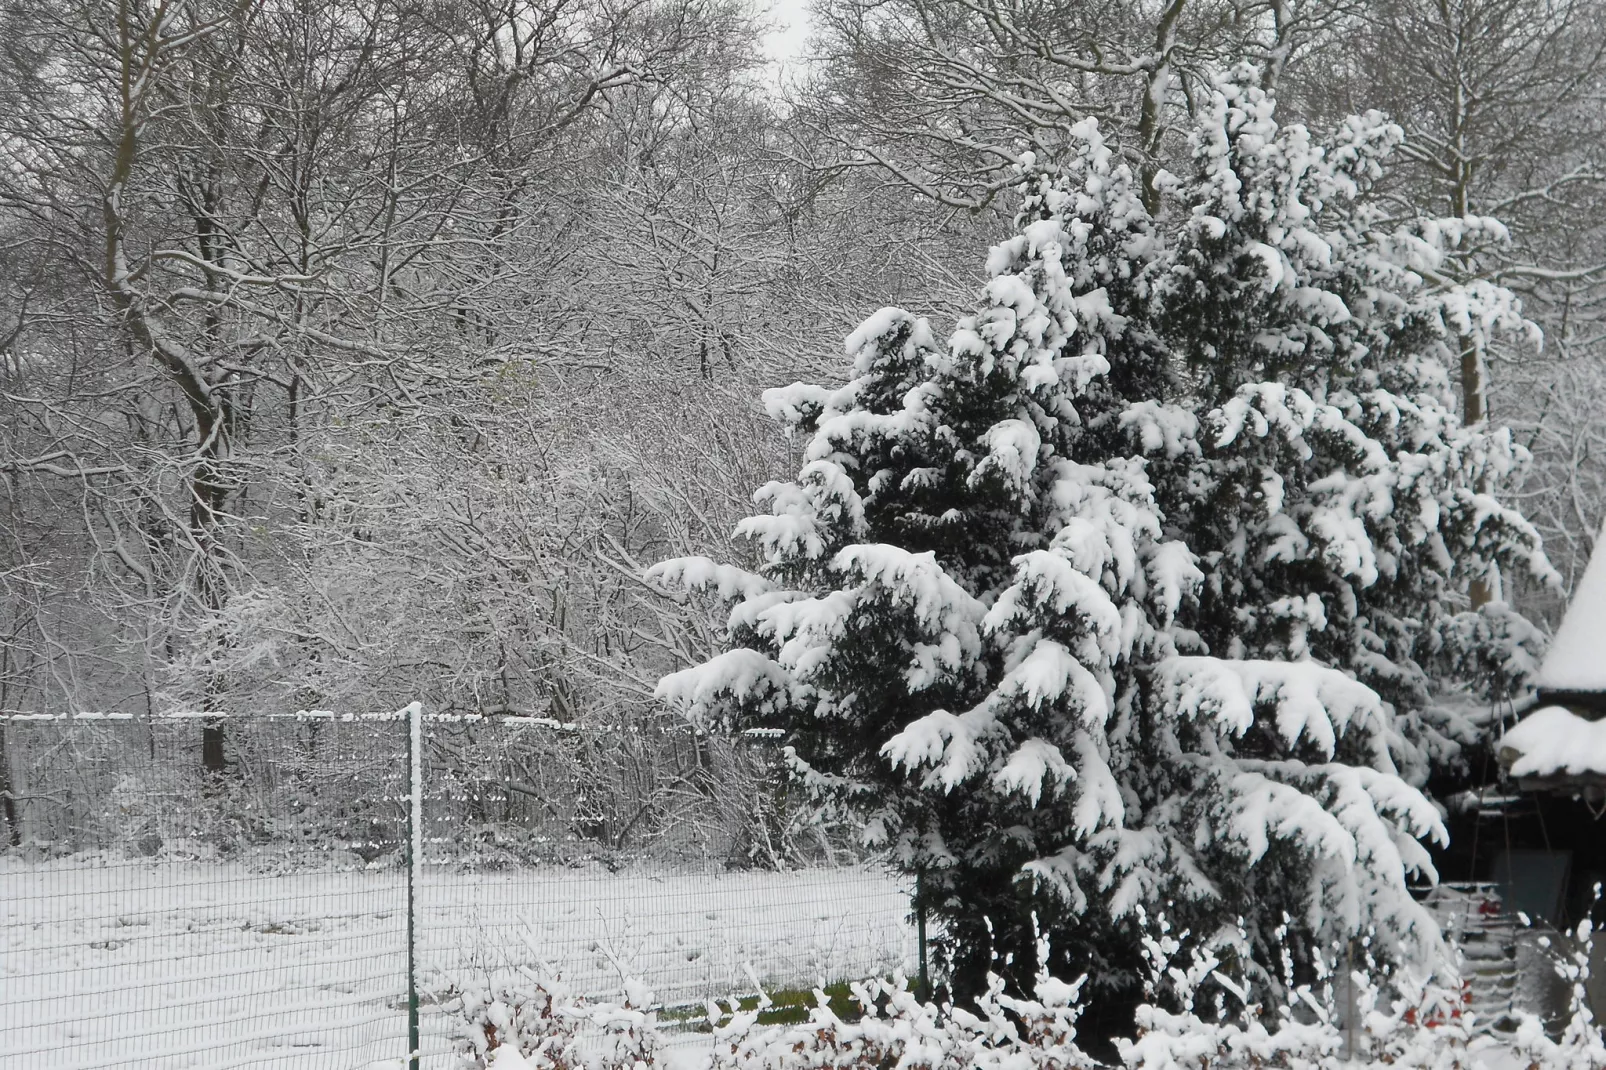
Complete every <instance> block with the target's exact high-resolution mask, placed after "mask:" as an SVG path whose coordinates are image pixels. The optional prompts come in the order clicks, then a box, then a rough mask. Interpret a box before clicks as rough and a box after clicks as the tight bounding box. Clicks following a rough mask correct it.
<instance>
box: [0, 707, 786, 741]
mask: <svg viewBox="0 0 1606 1070" xmlns="http://www.w3.org/2000/svg"><path fill="white" fill-rule="evenodd" d="M407 717H408V711H407V710H405V709H401V710H388V711H387V710H382V711H377V712H373V713H340V712H337V711H335V710H295V711H294V712H291V711H287V710H275V711H269V712H265V713H238V712H231V711H228V710H167V711H163V712H157V713H126V712H120V711H99V710H82V711H73V712H70V713H34V712H28V711H24V710H0V724H39V723H45V724H61V723H67V722H70V723H78V722H108V721H111V722H124V723H132V722H139V723H144V724H149V723H152V722H165V721H242V722H249V721H338V722H342V723H347V724H349V723H354V722H369V721H405V720H407ZM422 719H423V720H425V721H428V722H431V723H435V724H506V725H528V726H532V727H535V728H546V729H550V730H551V731H554V732H574V733H578V732H585V731H593V732H594V731H630V730H631V729H632V728H633V727H634V726H632V725H619V724H593V725H584V724H581V723H579V722H577V721H560V720H558V719H557V718H555V717H537V716H534V715H529V714H511V713H424V714H423V715H422ZM683 727H684V728H686V729H687V730H690V731H700V730H699V729H697V727H696V726H694V725H691V724H689V723H688V724H686V725H684V726H683ZM738 734H739V735H741V736H743V737H745V738H747V739H780V738H781V737H782V736H783V735H785V733H784V732H783V731H782V730H781V729H779V728H744V729H742V730H741V732H740V733H738Z"/></svg>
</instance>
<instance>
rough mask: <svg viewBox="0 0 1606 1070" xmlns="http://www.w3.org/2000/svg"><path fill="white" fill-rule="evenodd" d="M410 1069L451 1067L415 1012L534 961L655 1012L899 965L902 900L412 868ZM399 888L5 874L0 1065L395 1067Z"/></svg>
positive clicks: (42, 869)
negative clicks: (414, 932) (650, 999)
mask: <svg viewBox="0 0 1606 1070" xmlns="http://www.w3.org/2000/svg"><path fill="white" fill-rule="evenodd" d="M418 899H419V905H418V939H417V943H418V962H419V974H420V978H421V981H422V985H423V987H425V988H426V989H427V992H426V997H425V1005H424V1010H423V1015H422V1019H423V1034H424V1035H423V1042H422V1048H423V1050H424V1052H425V1056H426V1057H425V1060H424V1065H425V1066H426V1067H431V1068H444V1067H447V1066H450V1065H452V1059H451V1058H450V1057H449V1052H450V1050H451V1046H452V1045H451V1039H450V1037H451V1026H450V1023H449V1021H448V1020H447V1018H446V1016H445V1015H444V1014H443V1013H441V1012H439V1011H438V1010H436V1009H435V1007H434V1006H433V1005H432V1000H431V995H435V996H441V997H444V996H448V995H449V993H450V990H451V989H452V988H453V987H454V986H465V985H471V984H474V983H475V981H476V978H479V979H481V980H483V979H484V978H485V977H486V975H487V973H488V971H491V970H494V969H497V968H498V967H502V966H507V965H511V964H520V963H522V964H536V963H540V962H546V963H550V964H552V965H554V966H556V967H558V968H559V969H560V970H561V973H562V976H563V978H564V980H565V981H567V982H568V983H569V984H570V985H572V987H573V988H574V989H575V990H576V991H579V992H583V993H593V994H606V993H608V992H610V991H617V989H618V981H619V977H620V973H621V972H623V973H624V974H626V975H630V976H635V977H641V978H643V979H645V980H646V981H647V982H648V983H649V984H651V985H652V986H653V987H654V989H655V991H656V993H657V995H658V997H659V998H660V999H661V1000H664V1001H666V1002H682V1001H687V1000H694V999H700V998H703V997H705V996H709V995H716V994H728V993H731V992H736V991H745V990H747V989H750V988H751V982H750V981H749V980H747V973H746V968H747V967H748V966H749V965H750V966H751V968H752V969H753V971H754V972H755V973H756V974H757V976H759V977H760V978H761V979H762V980H763V981H764V982H765V983H766V984H767V985H796V984H814V983H818V982H821V981H825V980H831V979H842V978H848V977H859V976H865V975H870V974H874V973H884V972H886V971H888V970H890V969H895V968H905V969H908V968H910V967H911V965H912V963H911V959H912V956H913V946H912V944H913V938H912V935H911V931H910V927H909V925H908V921H907V915H908V911H909V899H908V896H907V893H906V891H905V890H904V889H903V888H902V887H901V886H900V885H899V884H898V883H897V882H896V881H895V880H894V879H892V878H890V877H888V876H886V875H884V874H882V873H879V872H873V871H867V870H862V869H833V870H809V871H803V872H796V873H779V874H777V873H760V872H751V873H725V872H705V873H672V872H634V873H628V874H626V873H621V874H610V873H608V872H606V871H601V870H598V871H591V870H564V869H539V870H536V869H530V870H516V871H503V872H491V873H462V872H451V871H445V870H426V871H425V874H424V881H423V884H422V886H421V887H420V888H419V890H418ZM406 930H407V912H406V886H405V883H404V879H403V874H402V872H401V871H400V870H397V869H383V870H366V871H354V872H315V873H298V874H293V875H285V876H268V875H263V874H260V873H254V872H251V871H250V870H248V869H246V868H244V867H234V866H229V865H223V864H203V863H176V864H160V865H156V864H151V865H137V866H136V865H128V864H115V865H85V864H84V863H82V862H77V863H73V862H51V863H43V864H31V865H24V864H22V863H21V862H19V861H16V860H11V861H7V860H5V859H0V1066H3V1067H5V1068H6V1070H45V1068H47V1067H48V1068H49V1070H74V1068H80V1070H89V1068H100V1067H107V1068H110V1067H117V1068H119V1070H124V1068H132V1067H151V1068H174V1070H177V1068H180V1067H183V1068H201V1067H205V1068H208V1070H223V1068H225V1067H274V1068H276V1070H291V1068H294V1070H321V1068H325V1067H329V1068H341V1070H345V1068H361V1067H366V1066H369V1065H371V1064H373V1063H376V1062H388V1061H390V1060H394V1059H396V1058H398V1057H399V1056H400V1055H402V1054H403V1053H404V1052H405V1048H406V1032H407V1031H406V1016H407V1011H406V995H405V993H406V987H405V977H406Z"/></svg>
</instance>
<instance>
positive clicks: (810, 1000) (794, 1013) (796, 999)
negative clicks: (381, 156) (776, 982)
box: [658, 981, 864, 1033]
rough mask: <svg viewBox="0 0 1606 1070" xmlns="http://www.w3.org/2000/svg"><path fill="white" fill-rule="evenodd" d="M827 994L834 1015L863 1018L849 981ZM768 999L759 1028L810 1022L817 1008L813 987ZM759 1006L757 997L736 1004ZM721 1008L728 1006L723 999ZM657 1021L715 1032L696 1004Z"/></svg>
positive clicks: (787, 990) (672, 1010)
mask: <svg viewBox="0 0 1606 1070" xmlns="http://www.w3.org/2000/svg"><path fill="white" fill-rule="evenodd" d="M825 995H826V999H827V1001H828V1003H829V1005H830V1008H831V1012H832V1013H833V1014H835V1015H836V1016H837V1017H838V1018H841V1019H842V1020H843V1021H845V1022H856V1021H858V1020H859V1019H860V1018H861V1017H863V1016H864V1008H863V1007H860V1006H859V1005H858V1004H857V1003H856V1002H854V1000H853V993H852V992H851V991H849V990H848V983H847V982H846V981H838V982H837V983H836V984H830V985H826V986H825ZM769 997H770V1005H769V1006H768V1007H766V1008H764V1009H763V1010H761V1011H759V1012H758V1024H759V1025H797V1024H798V1023H800V1022H806V1021H808V1020H809V1011H810V1010H811V1009H812V1008H813V1007H814V1006H815V1001H814V990H813V989H811V988H782V989H779V990H777V991H775V992H771V993H769ZM758 1003H759V999H758V997H757V996H741V997H739V998H738V999H737V1001H736V1005H737V1006H738V1007H739V1008H741V1009H742V1010H744V1011H750V1010H754V1009H756V1008H757V1007H758ZM720 1006H722V1007H723V1006H728V1004H727V1003H726V1001H724V1000H721V1001H720ZM658 1019H659V1020H660V1021H662V1022H667V1023H681V1022H684V1023H686V1024H688V1025H689V1026H690V1027H691V1028H692V1029H693V1030H694V1031H696V1032H699V1033H708V1032H712V1029H711V1028H710V1026H709V1024H708V1021H707V1011H706V1010H705V1009H704V1008H703V1007H701V1006H699V1005H697V1004H682V1005H681V1006H678V1007H665V1008H664V1009H663V1010H662V1011H660V1012H659V1014H658ZM694 1023H695V1024H694Z"/></svg>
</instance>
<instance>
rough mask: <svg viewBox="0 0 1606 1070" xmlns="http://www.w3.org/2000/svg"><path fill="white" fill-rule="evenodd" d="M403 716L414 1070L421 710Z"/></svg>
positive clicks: (413, 1057)
mask: <svg viewBox="0 0 1606 1070" xmlns="http://www.w3.org/2000/svg"><path fill="white" fill-rule="evenodd" d="M403 712H405V713H406V714H407V767H408V805H407V1065H408V1066H409V1067H411V1068H412V1070H418V1048H419V1041H418V955H417V951H418V940H417V922H418V873H419V868H420V867H421V866H422V865H423V856H424V754H423V752H424V730H423V729H424V707H423V704H422V703H419V702H413V703H411V704H409V705H408V707H407V709H406V710H405V711H403Z"/></svg>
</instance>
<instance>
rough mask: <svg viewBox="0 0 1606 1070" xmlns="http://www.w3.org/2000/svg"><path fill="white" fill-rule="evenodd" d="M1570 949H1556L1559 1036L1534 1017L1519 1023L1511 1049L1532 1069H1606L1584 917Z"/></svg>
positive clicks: (1590, 934)
mask: <svg viewBox="0 0 1606 1070" xmlns="http://www.w3.org/2000/svg"><path fill="white" fill-rule="evenodd" d="M1599 901H1600V885H1596V886H1595V902H1596V903H1597V904H1598V903H1599ZM1570 935H1571V936H1572V940H1571V945H1572V946H1571V947H1570V948H1557V949H1555V951H1556V958H1555V968H1556V973H1557V974H1558V975H1559V976H1560V977H1561V979H1562V980H1563V981H1564V982H1566V983H1567V985H1568V986H1569V989H1570V992H1569V995H1568V1001H1567V1008H1568V1015H1567V1023H1566V1025H1565V1026H1563V1028H1562V1032H1561V1036H1560V1037H1559V1038H1557V1039H1552V1038H1551V1037H1550V1036H1549V1035H1548V1034H1547V1033H1546V1032H1545V1028H1544V1023H1543V1022H1542V1021H1541V1020H1540V1019H1539V1018H1538V1017H1537V1016H1535V1015H1531V1014H1530V1015H1524V1016H1523V1017H1522V1018H1521V1020H1520V1021H1519V1023H1518V1026H1517V1032H1516V1036H1515V1038H1514V1039H1513V1043H1512V1048H1513V1050H1514V1051H1515V1052H1516V1053H1517V1054H1518V1055H1520V1056H1522V1057H1524V1058H1526V1059H1527V1060H1528V1065H1529V1066H1530V1067H1531V1068H1533V1070H1602V1068H1606V1042H1603V1041H1602V1039H1601V1028H1600V1024H1599V1023H1598V1022H1596V1021H1595V1013H1594V1011H1593V1010H1591V1009H1590V1005H1589V973H1590V960H1591V958H1592V956H1593V951H1594V944H1595V929H1594V923H1593V922H1592V921H1591V920H1590V919H1589V918H1588V917H1585V918H1584V920H1582V921H1580V922H1579V923H1578V927H1577V928H1576V929H1574V930H1573V932H1572V933H1571V934H1570Z"/></svg>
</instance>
